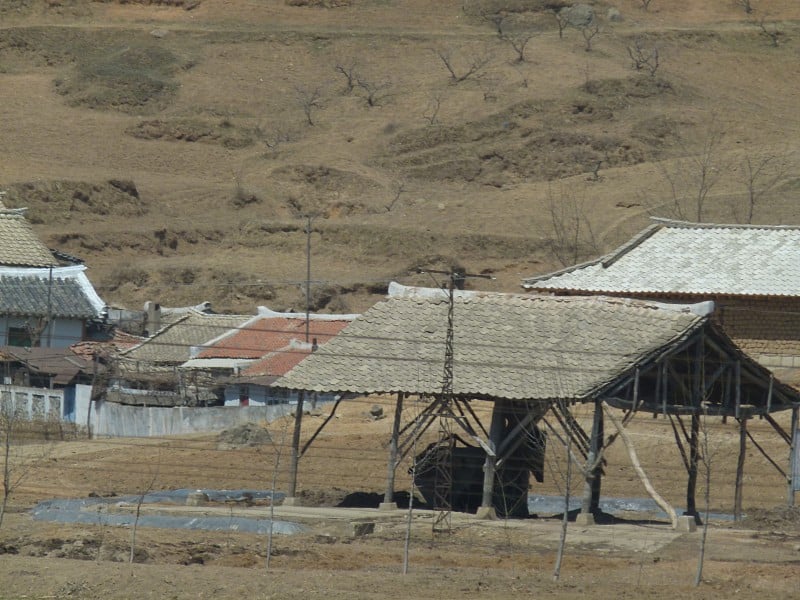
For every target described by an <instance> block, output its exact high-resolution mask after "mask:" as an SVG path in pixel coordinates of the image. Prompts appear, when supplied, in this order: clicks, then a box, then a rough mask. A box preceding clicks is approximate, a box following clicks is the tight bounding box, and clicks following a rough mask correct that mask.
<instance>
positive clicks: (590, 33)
mask: <svg viewBox="0 0 800 600" xmlns="http://www.w3.org/2000/svg"><path fill="white" fill-rule="evenodd" d="M599 33H600V25H598V23H597V21H595V20H594V19H592V22H591V23H589V24H588V25H585V26H583V27H581V35H582V36H583V41H584V43H585V44H586V46H585V48H584V49H585V50H586V51H587V52H591V51H592V40H594V38H595V36H597V35H598V34H599Z"/></svg>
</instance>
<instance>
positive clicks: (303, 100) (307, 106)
mask: <svg viewBox="0 0 800 600" xmlns="http://www.w3.org/2000/svg"><path fill="white" fill-rule="evenodd" d="M294 91H295V97H296V98H297V103H298V105H299V106H300V108H301V109H302V110H303V114H304V115H305V116H306V123H308V124H309V125H310V126H312V127H313V126H314V124H315V123H314V116H313V115H314V112H315V111H316V110H317V109H319V108H322V86H312V87H308V86H302V85H297V86H295V88H294Z"/></svg>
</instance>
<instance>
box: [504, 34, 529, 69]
mask: <svg viewBox="0 0 800 600" xmlns="http://www.w3.org/2000/svg"><path fill="white" fill-rule="evenodd" d="M533 36H534V34H533V32H532V31H513V32H512V31H509V32H503V33H502V34H501V35H500V39H501V40H503V41H504V42H507V43H508V44H509V45H510V46H511V47H512V48H513V49H514V52H516V53H517V58H516V59H515V62H518V63H522V62H525V49H526V48H527V47H528V42H530V41H531V40H532V39H533Z"/></svg>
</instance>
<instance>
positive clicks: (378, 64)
mask: <svg viewBox="0 0 800 600" xmlns="http://www.w3.org/2000/svg"><path fill="white" fill-rule="evenodd" d="M565 4H567V3H566V2H553V1H551V2H546V1H540V2H537V1H529V2H521V1H515V0H507V1H501V0H440V1H436V2H431V1H429V0H349V1H339V2H299V1H296V0H290V1H285V0H262V1H259V2H250V1H246V0H230V1H228V2H224V3H223V2H218V1H213V0H204V1H202V2H199V3H198V2H194V1H193V2H188V1H183V0H169V1H162V2H150V1H147V2H145V1H142V2H135V1H134V2H114V1H109V2H83V1H78V0H48V1H47V2H44V1H42V2H39V1H36V0H0V118H2V123H3V127H2V143H0V165H2V170H0V189H4V190H5V191H6V196H5V198H4V202H5V203H6V204H7V205H10V206H27V207H29V209H30V210H29V213H28V216H29V218H30V220H31V222H32V223H34V226H35V227H36V228H37V231H38V232H39V233H40V234H41V236H42V237H43V238H44V239H45V240H46V242H47V243H48V244H49V245H51V246H52V247H57V248H59V249H62V250H64V251H66V252H69V253H72V254H75V255H78V256H80V257H82V258H84V259H85V260H86V261H87V263H88V264H89V266H90V267H91V271H90V275H91V277H92V280H93V281H94V282H95V284H96V285H97V287H98V290H99V292H100V293H101V295H103V296H104V297H105V298H106V299H107V300H108V301H110V302H112V303H114V304H116V305H121V306H126V307H128V308H139V307H140V306H141V304H142V303H143V301H145V300H147V299H157V300H160V301H161V302H162V303H164V304H167V305H176V304H195V303H197V302H200V301H202V300H211V301H212V302H213V304H214V306H215V308H217V309H218V310H234V311H245V312H250V311H252V308H253V306H254V305H256V304H267V305H269V306H271V307H273V308H276V309H285V308H290V307H296V308H299V307H301V306H303V305H304V296H303V293H302V281H303V280H304V279H305V276H306V265H305V248H306V236H305V232H304V231H305V224H306V221H305V219H304V218H303V216H304V215H307V214H314V215H316V217H315V218H314V220H313V223H312V230H313V231H312V236H311V243H312V248H313V249H312V259H313V265H312V271H313V272H312V278H313V279H314V280H315V281H316V282H317V283H316V284H315V287H314V294H313V299H314V304H315V307H314V308H316V309H319V310H335V311H340V310H346V311H360V310H363V309H365V308H366V307H367V306H369V304H370V303H371V302H372V301H373V300H374V299H375V298H376V297H377V296H378V295H380V294H382V293H383V291H384V289H385V286H386V284H387V282H388V281H389V280H391V279H399V280H401V281H403V282H404V283H431V281H430V278H429V277H427V276H424V277H423V276H419V275H415V274H414V270H415V268H416V267H433V268H442V267H444V266H447V265H449V264H452V263H454V262H458V263H460V264H462V265H463V266H465V267H466V268H467V269H469V270H470V271H472V272H486V273H492V274H494V275H495V276H496V277H497V279H496V280H495V281H491V282H489V281H481V282H480V284H479V285H480V286H481V287H488V288H491V289H496V290H504V291H516V290H518V289H519V281H520V279H521V278H522V277H524V276H529V275H533V274H535V273H538V272H543V271H545V270H548V269H552V268H555V267H558V266H560V262H559V261H561V262H570V261H573V260H580V259H583V258H586V257H588V256H589V255H591V254H594V253H597V252H601V251H604V250H607V249H609V248H610V247H612V246H613V245H615V244H616V243H618V242H620V241H621V240H623V239H625V238H626V237H627V236H628V235H630V234H631V233H632V232H634V231H637V230H639V229H640V228H642V227H643V226H644V225H645V224H646V221H647V217H648V215H649V214H659V215H663V216H684V217H686V218H688V219H694V218H696V217H697V211H696V203H695V202H693V200H692V198H694V197H696V195H697V191H698V186H699V183H698V180H697V177H698V174H699V172H700V164H701V163H702V164H705V165H706V166H707V167H709V169H708V171H709V173H711V174H712V179H713V182H712V183H713V185H712V186H711V188H710V190H709V194H708V199H707V201H706V203H705V206H704V209H703V212H702V214H701V218H702V219H703V220H709V221H721V222H733V221H741V220H743V219H745V218H746V214H747V210H746V209H747V191H748V188H747V185H746V183H745V179H746V178H745V177H744V173H745V168H744V164H745V161H747V160H748V159H749V160H750V163H751V165H760V164H762V163H764V162H765V164H766V167H765V169H764V170H763V171H762V172H761V173H762V175H761V176H760V177H759V178H758V179H757V180H756V182H755V188H756V191H757V192H761V191H763V192H764V193H763V194H760V195H759V196H758V203H757V205H756V207H755V210H754V217H753V221H754V222H760V223H798V222H800V216H798V213H797V210H796V209H795V205H796V204H797V201H798V200H799V199H800V174H799V171H798V157H799V156H800V155H798V152H797V151H798V146H800V142H799V141H798V140H800V135H798V134H800V118H798V114H800V113H798V110H797V106H798V97H799V96H800V94H799V92H800V89H799V88H800V60H798V58H800V4H798V3H797V2H796V1H795V0H770V1H769V2H767V1H766V0H765V1H764V2H760V3H753V4H754V5H755V6H756V12H755V13H753V14H751V15H747V14H746V13H745V12H744V10H743V9H742V8H741V6H740V3H738V2H734V1H733V0H713V1H708V0H690V1H688V2H680V3H676V2H667V1H666V0H654V1H652V2H651V3H650V7H649V10H647V11H645V10H643V9H642V8H641V6H642V3H641V2H638V1H633V0H619V1H618V2H616V3H611V2H591V3H589V4H591V5H592V6H593V7H594V10H595V11H596V17H597V23H598V25H599V30H598V31H597V32H593V31H592V29H584V30H580V29H577V28H575V27H568V28H566V29H565V30H564V35H563V38H560V37H559V34H558V28H557V25H556V20H555V18H554V17H553V15H552V13H551V7H554V6H560V5H565ZM612 7H613V8H616V9H618V10H619V12H620V14H621V20H611V19H610V18H609V14H610V13H609V9H610V8H612ZM498 11H499V12H498ZM481 14H483V15H484V16H487V17H490V18H483V17H482V16H481ZM496 14H499V15H500V17H501V18H502V19H501V21H502V22H501V27H502V28H503V31H504V32H505V39H504V38H501V37H499V36H498V35H497V30H496V29H495V25H494V24H493V22H492V15H496ZM762 19H763V21H762ZM497 21H498V19H495V22H497ZM762 26H763V27H762ZM531 34H532V37H530V40H529V42H528V44H527V46H526V48H525V52H524V57H525V60H524V61H523V62H518V61H516V59H517V57H518V55H517V52H515V50H514V48H513V46H512V43H511V42H514V43H516V44H517V45H518V44H519V43H520V42H521V41H522V40H525V39H527V37H528V36H530V35H531ZM770 34H771V35H770ZM587 38H588V41H587ZM589 45H591V49H590V50H589V49H588V46H589ZM637 47H638V53H639V54H640V55H641V58H647V57H649V56H650V53H651V52H652V50H653V49H654V48H657V49H658V58H659V63H658V68H657V69H656V72H655V73H654V74H651V73H650V72H649V71H648V68H647V67H643V68H642V69H640V70H636V69H635V68H634V67H633V62H632V57H631V53H633V54H634V56H635V55H636V53H637V50H636V49H637ZM629 49H630V53H629ZM443 59H447V60H448V61H449V62H450V64H451V68H452V69H453V72H454V76H451V75H450V73H449V72H448V70H447V69H446V67H445V64H444V60H443ZM337 66H338V67H340V69H339V70H337ZM473 67H474V68H475V72H473V73H472V74H470V75H469V76H467V77H465V78H463V77H464V75H466V74H467V73H469V72H470V70H471V69H472V68H473ZM351 73H352V74H354V75H355V76H354V77H353V80H354V87H353V89H352V90H348V86H347V83H348V80H347V78H346V76H345V75H346V74H351ZM458 78H463V80H462V81H458V82H457V81H455V79H458ZM304 109H307V110H304ZM598 163H599V164H600V168H599V170H596V167H597V165H598ZM676 204H677V206H676ZM554 218H555V220H556V221H557V224H566V226H567V229H568V230H569V229H570V228H572V227H574V224H575V223H580V228H581V231H580V234H579V236H578V237H579V239H580V242H579V244H578V247H573V245H572V244H568V243H564V237H565V236H563V235H562V236H559V235H558V234H557V233H556V231H557V230H558V227H555V226H554ZM567 237H571V236H567ZM474 285H478V284H474Z"/></svg>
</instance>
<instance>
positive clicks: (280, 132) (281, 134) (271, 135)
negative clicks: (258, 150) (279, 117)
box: [259, 124, 294, 153]
mask: <svg viewBox="0 0 800 600" xmlns="http://www.w3.org/2000/svg"><path fill="white" fill-rule="evenodd" d="M259 131H260V133H261V141H262V142H263V143H264V145H265V146H266V147H267V150H270V151H271V152H273V153H275V152H277V151H278V148H279V147H280V146H281V145H283V144H286V143H289V142H291V141H293V140H294V133H293V132H292V131H291V130H289V128H288V127H286V126H285V125H281V124H277V125H274V126H273V127H272V128H271V129H269V130H268V131H267V130H265V129H264V128H262V127H259Z"/></svg>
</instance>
